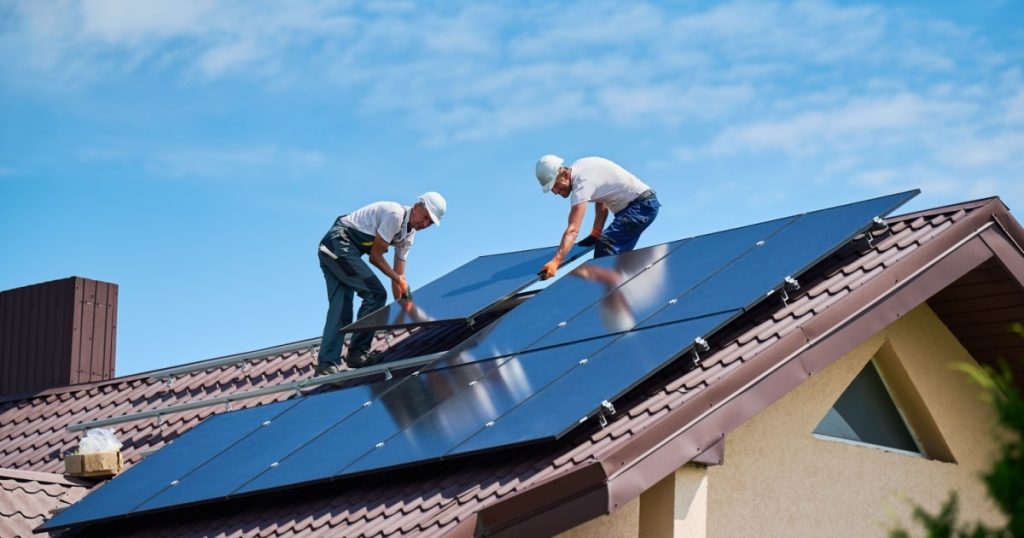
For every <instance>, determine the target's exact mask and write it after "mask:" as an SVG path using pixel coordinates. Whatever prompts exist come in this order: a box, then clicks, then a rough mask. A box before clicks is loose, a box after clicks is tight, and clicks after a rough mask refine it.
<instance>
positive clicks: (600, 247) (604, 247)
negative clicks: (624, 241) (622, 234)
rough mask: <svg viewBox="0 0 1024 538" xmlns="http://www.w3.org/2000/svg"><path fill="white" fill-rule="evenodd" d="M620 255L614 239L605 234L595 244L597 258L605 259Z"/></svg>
mask: <svg viewBox="0 0 1024 538" xmlns="http://www.w3.org/2000/svg"><path fill="white" fill-rule="evenodd" d="M618 253H619V249H618V247H617V246H616V244H615V241H614V240H613V239H611V238H610V237H608V236H606V235H604V234H601V235H600V236H598V237H597V238H596V241H595V242H594V257H595V258H603V257H605V256H611V255H613V254H618Z"/></svg>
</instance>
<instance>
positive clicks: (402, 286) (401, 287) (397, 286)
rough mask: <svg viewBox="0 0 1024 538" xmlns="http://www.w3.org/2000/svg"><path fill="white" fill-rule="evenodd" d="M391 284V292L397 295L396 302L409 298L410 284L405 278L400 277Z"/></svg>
mask: <svg viewBox="0 0 1024 538" xmlns="http://www.w3.org/2000/svg"><path fill="white" fill-rule="evenodd" d="M391 283H392V287H391V292H392V293H394V294H395V300H396V301H397V300H399V299H405V298H407V297H409V284H408V283H407V282H406V281H405V277H404V276H402V275H398V278H396V279H394V280H392V281H391Z"/></svg>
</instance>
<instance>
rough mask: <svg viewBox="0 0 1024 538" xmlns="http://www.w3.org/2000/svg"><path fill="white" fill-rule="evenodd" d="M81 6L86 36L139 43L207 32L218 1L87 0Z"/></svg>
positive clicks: (82, 30) (84, 35) (83, 31)
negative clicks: (208, 21)
mask: <svg viewBox="0 0 1024 538" xmlns="http://www.w3.org/2000/svg"><path fill="white" fill-rule="evenodd" d="M79 9H80V10H81V33H82V36H83V37H84V38H86V39H88V38H92V37H95V38H98V39H101V40H103V41H106V42H108V43H127V44H137V43H139V42H141V41H144V40H147V39H152V38H168V37H176V36H182V35H189V34H193V33H203V32H205V31H206V29H207V24H206V23H205V21H207V20H209V19H210V17H211V15H214V13H213V11H215V5H214V4H213V3H211V2H204V1H202V0H146V1H145V2H138V1H135V0H83V1H82V2H81V3H80V4H79Z"/></svg>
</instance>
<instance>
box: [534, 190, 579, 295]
mask: <svg viewBox="0 0 1024 538" xmlns="http://www.w3.org/2000/svg"><path fill="white" fill-rule="evenodd" d="M586 214H587V204H585V203H580V204H576V205H574V206H572V209H570V210H569V224H568V225H567V226H566V227H565V231H564V232H562V242H561V243H559V245H558V251H557V252H555V256H554V257H553V258H551V261H549V262H548V263H545V264H544V267H541V270H540V273H539V274H540V279H541V280H547V279H549V278H551V277H553V276H555V272H556V271H558V265H559V264H561V263H562V260H563V259H565V256H566V255H567V254H569V249H571V248H572V244H573V243H574V242H575V241H576V236H577V235H579V233H580V224H583V216H584V215H586Z"/></svg>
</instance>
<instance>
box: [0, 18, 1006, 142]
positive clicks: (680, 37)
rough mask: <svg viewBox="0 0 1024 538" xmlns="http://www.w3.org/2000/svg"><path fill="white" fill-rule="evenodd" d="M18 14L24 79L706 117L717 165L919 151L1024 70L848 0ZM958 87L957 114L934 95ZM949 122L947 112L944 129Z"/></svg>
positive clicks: (928, 25) (548, 112)
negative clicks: (773, 154)
mask: <svg viewBox="0 0 1024 538" xmlns="http://www.w3.org/2000/svg"><path fill="white" fill-rule="evenodd" d="M12 11H13V13H12V22H11V23H9V24H11V27H12V31H11V32H9V33H0V52H4V53H5V57H6V58H10V59H11V61H10V62H7V65H0V76H2V77H3V79H4V80H6V81H7V83H9V84H33V83H35V84H37V85H43V86H46V85H57V86H68V85H73V84H76V83H77V84H89V83H91V82H92V81H94V80H102V79H106V80H111V79H113V80H116V77H118V76H128V75H130V74H132V73H135V72H140V71H147V70H148V71H157V72H160V73H163V74H167V75H170V76H171V77H172V80H173V79H174V78H177V80H179V81H189V82H193V81H196V80H198V81H199V82H198V83H200V84H201V83H215V82H216V81H219V80H225V79H228V80H230V79H235V78H238V79H243V80H247V81H253V83H255V84H261V83H262V84H264V85H265V86H267V87H278V86H280V85H295V86H300V87H303V88H320V89H322V90H321V91H323V92H325V93H330V92H334V93H339V94H342V95H343V96H342V97H340V98H343V99H345V101H346V103H354V104H356V105H357V106H358V107H359V111H360V112H362V113H364V114H368V115H400V116H404V118H405V119H406V120H407V121H408V122H409V123H411V124H412V125H413V126H414V127H415V128H418V129H419V130H420V131H421V132H422V133H423V136H424V138H426V139H428V140H431V141H433V142H434V143H445V142H450V141H456V140H468V139H478V138H485V137H490V136H502V135H504V134H508V133H513V132H522V131H527V130H531V129H542V128H547V127H549V126H551V125H552V124H554V123H555V122H558V121H579V120H583V121H595V122H600V123H605V124H610V125H613V126H625V127H635V126H637V125H649V126H651V127H653V128H659V129H665V130H669V131H671V130H673V129H679V128H683V127H684V126H687V125H690V124H692V122H694V121H697V122H702V124H704V125H706V126H708V128H713V125H714V124H716V123H719V122H729V123H728V125H731V126H730V127H727V128H724V129H720V130H719V132H718V133H717V135H714V134H713V136H711V137H709V138H714V140H715V142H714V143H713V144H712V145H711V148H710V149H711V151H710V154H716V155H728V154H731V153H734V152H736V151H741V150H757V151H782V152H785V153H788V154H801V155H803V154H808V153H812V154H813V153H815V152H816V151H817V148H821V147H824V146H827V145H841V146H842V145H850V144H853V145H862V144H864V143H866V142H867V141H866V140H864V139H865V138H867V137H870V136H874V135H875V134H877V133H886V135H887V136H895V137H897V139H896V141H897V142H900V141H902V140H905V139H906V138H907V137H908V136H910V135H909V134H908V133H907V132H906V131H907V130H908V129H912V128H915V127H919V126H922V125H929V126H931V125H934V124H935V121H941V120H942V119H943V118H946V117H947V116H946V115H947V114H949V113H951V112H952V111H950V110H948V109H946V108H944V105H946V104H957V103H959V106H963V107H967V108H970V106H971V103H984V102H987V101H990V100H992V98H993V97H997V96H998V94H997V95H994V93H993V92H996V90H995V89H992V88H985V87H983V86H982V85H978V86H976V87H975V89H976V90H977V92H978V94H977V95H973V96H972V95H968V92H967V90H966V88H967V87H968V86H970V84H971V82H972V81H973V80H976V79H978V78H979V77H977V76H976V75H978V74H979V73H978V72H977V71H978V70H979V69H989V68H993V66H995V67H994V68H997V69H1010V68H1008V67H1007V66H1013V65H1015V63H1019V62H1015V61H1014V60H1016V59H1015V58H1013V57H1012V56H1009V57H1008V53H1006V52H1002V53H1001V54H997V52H999V51H993V50H992V49H991V48H986V45H985V43H984V42H983V41H980V40H979V39H978V38H977V37H976V33H975V32H972V31H971V30H970V29H965V28H964V27H962V26H961V25H958V24H956V23H955V22H950V21H946V20H941V19H935V18H929V17H927V16H922V13H924V12H923V11H910V10H909V9H907V8H893V9H890V8H886V7H884V6H846V5H841V4H836V3H832V2H828V1H795V2H784V1H769V2H751V1H745V0H741V1H735V2H728V3H725V4H715V5H712V6H711V7H706V8H702V7H693V6H690V7H682V8H679V7H676V8H669V7H667V6H664V5H661V4H658V3H653V2H646V3H645V2H639V3H625V4H623V3H619V2H610V1H594V2H582V1H580V2H565V3H551V4H547V3H545V4H536V5H530V6H519V5H514V6H510V5H501V4H498V5H491V4H479V3H472V2H468V3H465V4H458V3H456V4H445V5H443V6H436V5H432V4H418V3H413V2H402V1H378V2H371V3H355V2H348V1H345V0H337V1H334V0H313V1H310V2H304V3H301V4H299V3H278V2H272V1H269V0H264V1H255V0H253V1H243V0H222V1H219V2H213V1H202V0H147V1H146V2H137V1H132V0H80V1H72V0H66V1H65V2H63V3H61V4H60V5H59V6H58V7H57V8H54V7H53V5H52V4H45V5H44V4H43V3H40V2H34V1H29V0H26V1H22V2H18V3H16V4H14V8H13V9H12ZM570 21H571V23H570ZM21 50H27V51H28V54H15V53H14V51H21ZM978 58H986V61H987V62H989V63H990V64H991V65H984V64H983V63H982V62H978V61H977V59H978ZM936 77H941V78H938V79H937V78H936ZM1018 78H1019V77H1018ZM938 82H942V83H945V84H947V87H948V88H949V90H948V91H949V92H950V93H949V95H948V96H947V97H946V99H945V100H946V101H948V103H944V102H942V101H941V100H939V99H938V95H937V93H936V92H935V91H933V90H930V89H929V87H931V86H935V85H936V83H938ZM883 86H884V87H883ZM1018 90H1019V88H1018ZM1014 95H1016V97H1014V98H1012V99H1009V100H1008V101H1007V104H1006V109H1007V111H1008V112H1007V117H1008V118H1010V119H1011V120H1013V118H1020V117H1021V116H1024V96H1022V94H1021V93H1019V92H1018V93H1016V94H1014ZM858 96H859V97H858ZM917 96H922V97H917ZM924 96H928V97H924ZM915 99H918V100H915ZM787 106H788V109H789V112H788V113H787V112H786V110H785V109H786V108H787ZM930 106H938V107H939V108H937V109H930V108H928V107H930ZM975 106H977V105H975ZM984 110H987V109H984ZM933 113H937V114H939V116H940V119H939V120H933V121H929V120H928V116H929V115H930V114H933ZM737 118H742V119H743V121H742V122H739V123H737V122H736V119H737ZM1013 121H1019V120H1013ZM822 134H823V135H824V139H823V140H821V139H820V138H821V135H822ZM744 148H745V149H744ZM707 149H708V148H704V150H707ZM688 151H689V154H691V155H697V154H700V153H701V151H702V150H700V149H696V150H695V149H693V148H691V149H690V150H688ZM683 153H686V151H684V152H683ZM705 154H708V153H705Z"/></svg>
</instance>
